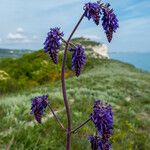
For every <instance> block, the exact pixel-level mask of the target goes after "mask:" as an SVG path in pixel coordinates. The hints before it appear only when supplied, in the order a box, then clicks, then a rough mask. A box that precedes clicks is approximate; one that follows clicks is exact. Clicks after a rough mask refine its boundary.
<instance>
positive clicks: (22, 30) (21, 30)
mask: <svg viewBox="0 0 150 150" xmlns="http://www.w3.org/2000/svg"><path fill="white" fill-rule="evenodd" d="M16 32H17V33H24V29H23V28H20V27H19V28H17V29H16Z"/></svg>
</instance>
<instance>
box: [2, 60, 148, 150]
mask: <svg viewBox="0 0 150 150" xmlns="http://www.w3.org/2000/svg"><path fill="white" fill-rule="evenodd" d="M149 83H150V74H149V73H145V72H141V71H140V70H138V69H136V68H134V67H133V66H132V65H129V64H125V63H122V62H118V61H114V60H98V59H88V63H87V66H86V67H85V70H84V72H83V74H82V75H81V76H80V77H78V78H77V77H71V78H68V79H67V81H66V85H67V93H68V99H69V100H70V103H71V101H72V100H74V102H72V104H71V112H72V118H73V119H72V123H73V126H74V127H75V126H77V125H78V124H80V123H81V122H83V121H84V120H86V119H87V118H88V117H89V114H90V113H91V111H92V105H93V102H94V99H102V100H104V101H105V102H108V103H110V104H111V105H112V107H113V111H114V121H115V124H114V135H113V136H112V139H111V140H112V142H113V149H114V150H148V149H150V134H149V132H150V119H149V118H150V99H149V97H150V91H149V89H150V84H149ZM60 86H61V84H60V81H57V82H53V83H50V84H47V85H42V86H40V87H36V88H32V89H31V90H30V91H27V90H26V91H25V92H21V93H20V94H17V93H16V94H10V95H8V96H3V97H1V100H0V118H1V121H0V149H2V150H3V149H6V148H7V149H8V148H9V149H12V150H16V149H17V150H33V149H35V150H41V149H42V150H47V149H49V150H64V149H65V136H64V134H63V131H62V130H61V129H60V128H59V126H58V125H57V124H56V122H55V120H54V119H53V118H50V119H49V120H48V121H46V122H44V123H43V124H42V125H39V124H36V123H35V124H34V126H33V124H32V126H31V125H30V123H29V122H30V121H33V120H34V118H33V116H30V115H29V112H30V104H31V101H30V99H31V98H32V97H34V96H36V95H40V94H45V93H48V94H49V101H50V103H51V105H52V107H53V108H54V109H55V110H61V109H63V99H62V95H61V88H60ZM47 111H48V110H47ZM58 115H59V117H60V118H61V120H62V121H63V122H64V123H65V121H66V116H65V112H64V111H62V112H61V113H58ZM45 117H46V116H45ZM93 132H95V129H94V126H93V124H92V123H89V124H87V125H86V126H85V127H84V128H82V129H81V130H80V131H79V132H78V133H77V134H75V135H73V136H72V149H73V150H90V144H89V142H88V141H87V137H88V135H89V134H93Z"/></svg>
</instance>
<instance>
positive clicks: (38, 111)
mask: <svg viewBox="0 0 150 150" xmlns="http://www.w3.org/2000/svg"><path fill="white" fill-rule="evenodd" d="M47 98H48V95H43V96H37V97H34V98H32V106H31V114H34V116H35V119H36V121H37V122H38V123H41V120H42V115H43V114H44V109H45V108H46V107H47V105H48V102H47Z"/></svg>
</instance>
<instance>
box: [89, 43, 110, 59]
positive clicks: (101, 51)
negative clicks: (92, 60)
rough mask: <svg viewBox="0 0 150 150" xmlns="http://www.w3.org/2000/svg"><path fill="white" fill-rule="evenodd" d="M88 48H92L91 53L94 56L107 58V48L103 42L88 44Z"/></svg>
mask: <svg viewBox="0 0 150 150" xmlns="http://www.w3.org/2000/svg"><path fill="white" fill-rule="evenodd" d="M88 48H89V49H92V50H93V52H91V55H92V56H93V57H96V58H107V59H109V55H108V48H107V46H106V45H105V44H99V45H95V46H88Z"/></svg>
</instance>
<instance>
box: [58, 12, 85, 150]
mask: <svg viewBox="0 0 150 150" xmlns="http://www.w3.org/2000/svg"><path fill="white" fill-rule="evenodd" d="M83 17H84V14H83V15H82V16H81V18H80V19H79V21H78V23H77V24H76V26H75V28H74V29H73V31H72V33H71V34H70V36H69V38H68V40H67V43H66V46H65V50H64V58H63V63H62V71H61V82H62V93H63V98H64V104H65V108H66V114H67V141H66V150H70V147H71V114H70V108H69V104H68V101H67V93H66V85H65V65H66V59H67V50H68V46H69V42H70V40H71V38H72V36H73V34H74V32H75V31H76V29H77V28H78V26H79V24H80V23H81V21H82V19H83Z"/></svg>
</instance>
